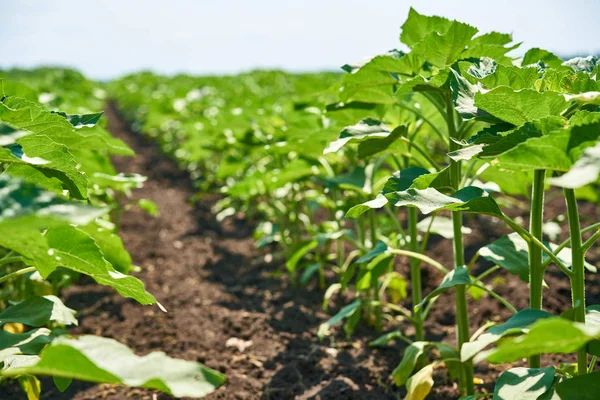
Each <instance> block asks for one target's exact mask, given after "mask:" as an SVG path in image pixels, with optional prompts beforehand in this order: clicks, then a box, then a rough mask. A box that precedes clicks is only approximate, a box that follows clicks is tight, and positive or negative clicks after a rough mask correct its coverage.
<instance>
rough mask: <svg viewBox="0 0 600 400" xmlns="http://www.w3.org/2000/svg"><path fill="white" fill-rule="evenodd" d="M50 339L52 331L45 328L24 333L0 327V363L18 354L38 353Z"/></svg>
mask: <svg viewBox="0 0 600 400" xmlns="http://www.w3.org/2000/svg"><path fill="white" fill-rule="evenodd" d="M52 339H53V337H52V332H51V331H50V329H47V328H39V329H32V330H30V331H28V332H25V333H10V332H8V331H5V330H3V329H0V363H2V362H4V360H5V359H6V358H8V357H12V356H16V355H20V354H24V355H35V354H38V353H39V352H40V351H41V350H42V349H43V348H44V347H45V346H46V345H47V344H48V343H50V342H51V341H52Z"/></svg>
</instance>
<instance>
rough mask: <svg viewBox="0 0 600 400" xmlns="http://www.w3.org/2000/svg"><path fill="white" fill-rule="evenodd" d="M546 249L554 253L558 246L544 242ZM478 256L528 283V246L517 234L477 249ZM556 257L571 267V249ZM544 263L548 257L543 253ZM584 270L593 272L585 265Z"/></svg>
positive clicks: (561, 252) (589, 266)
mask: <svg viewBox="0 0 600 400" xmlns="http://www.w3.org/2000/svg"><path fill="white" fill-rule="evenodd" d="M544 244H545V245H546V247H548V249H550V250H552V251H555V250H556V249H557V248H558V245H556V244H554V243H550V242H544ZM479 254H480V255H481V256H482V257H483V258H485V259H486V260H488V261H491V262H493V263H495V264H496V265H498V266H500V267H502V268H504V269H506V270H507V271H508V272H510V273H511V274H513V275H518V276H519V278H521V280H522V281H523V282H529V246H528V244H527V242H526V241H525V239H523V238H522V237H521V236H519V235H518V234H517V233H511V234H509V235H507V236H502V237H501V238H499V239H497V240H495V241H494V242H492V243H490V244H488V245H486V246H484V247H482V248H481V249H479ZM557 257H558V258H559V259H560V260H561V261H562V262H563V263H564V264H565V265H566V266H567V267H570V266H571V249H570V248H568V247H565V248H563V249H562V250H561V251H560V252H559V253H558V255H557ZM543 258H544V261H545V260H546V259H547V258H548V256H547V255H546V254H545V253H544V255H543ZM586 268H588V269H589V270H595V267H594V266H593V265H591V264H588V263H586Z"/></svg>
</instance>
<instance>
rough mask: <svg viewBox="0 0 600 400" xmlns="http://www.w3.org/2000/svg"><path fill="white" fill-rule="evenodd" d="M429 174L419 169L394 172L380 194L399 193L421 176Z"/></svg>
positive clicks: (410, 168) (423, 169)
mask: <svg viewBox="0 0 600 400" xmlns="http://www.w3.org/2000/svg"><path fill="white" fill-rule="evenodd" d="M427 174H429V171H428V170H426V169H425V168H421V167H409V168H405V169H403V170H400V171H397V172H395V173H394V174H393V175H392V176H391V177H390V178H389V179H388V180H387V182H386V183H385V185H384V186H383V189H381V193H382V194H384V195H385V194H388V193H393V192H400V191H404V190H406V189H408V188H410V187H411V186H412V185H413V183H414V182H415V180H416V179H417V178H419V177H421V176H422V175H427Z"/></svg>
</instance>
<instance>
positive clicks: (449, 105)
mask: <svg viewBox="0 0 600 400" xmlns="http://www.w3.org/2000/svg"><path fill="white" fill-rule="evenodd" d="M455 114H456V112H455V110H454V104H453V102H452V98H451V97H450V96H448V97H447V98H446V123H447V125H448V134H449V136H450V139H451V140H450V141H449V148H448V150H449V151H454V150H457V149H458V147H459V146H458V144H457V143H455V142H454V141H453V140H452V139H454V138H456V139H458V138H457V135H458V133H457V131H456V122H455V120H454V117H455ZM450 179H451V182H452V187H453V188H454V189H455V190H458V189H459V187H458V186H459V185H460V182H461V164H460V161H459V162H456V161H454V160H451V161H450ZM462 222H463V219H462V213H461V212H460V211H453V212H452V226H453V230H454V239H453V242H454V267H455V268H459V267H462V266H464V265H465V254H464V248H463V236H462ZM455 296H456V328H457V331H458V335H457V345H458V346H457V347H458V350H459V351H460V350H461V348H462V346H463V344H465V343H467V342H468V341H469V338H470V337H471V334H470V332H469V309H468V305H467V290H466V287H465V285H459V286H457V287H456V289H455ZM462 367H463V368H462V374H461V375H462V377H461V378H462V379H461V390H460V391H461V394H467V395H471V394H473V393H474V391H475V388H474V384H473V377H474V372H473V362H472V361H470V360H469V361H465V362H463V364H462Z"/></svg>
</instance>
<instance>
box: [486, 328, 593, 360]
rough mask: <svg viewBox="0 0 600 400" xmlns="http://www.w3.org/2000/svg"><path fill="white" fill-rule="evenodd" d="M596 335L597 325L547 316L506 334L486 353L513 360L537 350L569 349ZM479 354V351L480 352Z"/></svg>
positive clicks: (582, 344)
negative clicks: (516, 332)
mask: <svg viewBox="0 0 600 400" xmlns="http://www.w3.org/2000/svg"><path fill="white" fill-rule="evenodd" d="M599 336H600V327H591V326H585V325H583V324H579V323H576V322H571V321H568V320H566V319H563V318H547V319H543V320H540V321H538V322H536V323H535V324H533V325H532V326H531V327H530V329H529V332H528V333H527V334H526V335H523V336H519V337H516V338H510V339H509V338H507V339H505V340H504V341H503V342H502V343H500V345H499V346H498V347H497V348H496V349H495V350H491V351H490V352H489V353H487V354H486V358H487V360H488V361H489V362H491V363H493V364H499V363H503V362H511V361H517V360H520V359H522V358H526V357H530V356H533V355H537V354H548V353H550V354H552V353H557V354H566V353H572V352H574V351H576V350H578V349H580V348H581V347H583V346H585V344H586V343H588V342H589V341H591V340H593V339H596V338H598V337H599ZM482 354H483V353H482Z"/></svg>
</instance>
